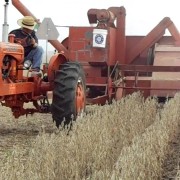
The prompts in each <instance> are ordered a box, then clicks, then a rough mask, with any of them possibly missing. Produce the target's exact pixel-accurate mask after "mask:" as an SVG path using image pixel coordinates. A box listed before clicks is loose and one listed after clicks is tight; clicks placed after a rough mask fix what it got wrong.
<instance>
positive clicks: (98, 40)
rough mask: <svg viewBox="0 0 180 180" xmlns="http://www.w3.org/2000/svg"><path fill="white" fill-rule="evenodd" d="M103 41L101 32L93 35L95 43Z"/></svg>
mask: <svg viewBox="0 0 180 180" xmlns="http://www.w3.org/2000/svg"><path fill="white" fill-rule="evenodd" d="M103 41H104V37H103V36H102V35H101V34H97V35H96V36H95V42H96V43H97V44H102V43H103Z"/></svg>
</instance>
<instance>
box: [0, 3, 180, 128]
mask: <svg viewBox="0 0 180 180" xmlns="http://www.w3.org/2000/svg"><path fill="white" fill-rule="evenodd" d="M12 4H13V5H14V6H15V7H16V8H17V9H18V10H19V11H20V12H21V13H22V14H23V15H30V16H33V17H34V18H35V19H36V20H37V18H36V17H35V16H34V15H33V14H32V13H31V12H30V11H29V10H28V9H27V8H26V7H25V6H24V5H23V4H22V3H21V2H20V1H19V0H12ZM87 16H88V19H89V23H90V24H95V25H94V26H89V27H69V36H68V37H67V38H66V39H64V41H62V42H61V43H60V42H59V41H58V40H50V41H49V42H50V43H51V44H52V45H53V46H54V47H55V49H57V51H58V53H57V54H55V55H53V56H52V57H51V59H50V61H49V63H48V67H47V68H43V70H42V74H43V75H44V74H47V78H44V77H42V78H40V77H28V76H26V77H24V75H23V74H24V73H23V71H24V66H23V55H24V54H23V53H24V52H23V48H22V47H21V46H20V45H17V44H14V43H13V37H10V38H9V39H10V42H9V43H3V42H2V43H0V59H1V61H0V70H1V71H0V74H1V75H0V86H1V89H0V97H1V99H0V100H1V102H2V104H3V105H5V106H7V107H10V108H11V109H12V112H13V114H14V116H15V117H19V116H20V115H24V114H29V113H34V112H41V113H47V112H49V111H50V112H51V113H52V118H53V120H55V122H56V125H57V127H59V125H60V124H61V123H62V121H64V120H65V124H68V123H69V122H70V121H71V120H72V119H74V120H75V119H76V118H77V116H79V115H81V114H82V113H83V112H84V111H85V107H86V104H101V105H103V104H105V103H106V102H111V101H112V99H115V100H119V99H121V98H122V97H123V96H126V95H127V94H131V93H133V92H135V91H141V92H142V93H143V95H144V97H148V96H157V97H167V96H169V97H173V96H174V95H175V93H176V92H178V91H179V90H180V81H179V80H180V79H179V75H180V59H179V57H180V46H179V45H180V35H179V32H178V30H177V28H176V27H175V25H174V23H173V22H172V21H171V19H170V18H168V17H165V18H164V19H162V21H160V23H159V24H158V25H157V26H156V27H154V28H153V29H152V30H151V31H150V32H149V33H148V34H147V35H146V36H127V35H126V34H125V17H126V10H125V8H124V7H123V6H121V7H110V8H108V9H90V10H89V11H88V12H87ZM166 29H168V30H169V32H170V34H171V36H165V35H164V34H165V30H166ZM28 71H29V70H28ZM49 91H51V92H52V104H51V105H50V104H49V102H48V98H47V93H48V92H49ZM27 102H33V104H34V107H35V108H33V109H24V106H23V105H24V103H27Z"/></svg>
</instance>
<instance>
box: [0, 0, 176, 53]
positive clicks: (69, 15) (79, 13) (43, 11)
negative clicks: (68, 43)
mask: <svg viewBox="0 0 180 180" xmlns="http://www.w3.org/2000/svg"><path fill="white" fill-rule="evenodd" d="M19 1H20V2H22V3H23V4H24V6H26V7H27V8H28V9H29V10H30V11H31V12H32V13H33V14H34V15H35V17H36V18H38V19H40V21H41V22H42V21H43V19H44V18H51V19H52V21H53V23H54V24H55V25H57V26H89V22H88V18H87V11H88V10H89V9H91V8H96V9H107V8H109V7H120V6H124V7H125V9H126V34H127V35H146V34H147V33H148V32H149V31H150V30H151V29H153V28H154V26H156V25H157V24H158V23H159V22H160V21H161V20H162V19H163V18H164V17H170V18H171V20H172V21H173V22H174V23H175V25H176V27H177V28H178V29H179V31H180V10H179V0H65V1H60V0H50V1H48V0H19ZM4 5H5V1H4V0H1V2H0V17H1V18H0V24H1V26H0V35H1V36H0V41H1V40H2V25H3V23H4ZM7 14H8V19H7V21H8V24H9V31H11V30H12V29H15V28H19V26H18V25H17V20H18V19H20V18H22V17H23V16H22V14H21V13H20V12H19V11H18V10H17V9H16V8H15V7H14V6H13V5H12V3H11V0H9V5H8V9H7ZM57 29H58V32H59V34H60V35H59V37H58V40H59V41H62V40H63V39H64V38H65V37H67V36H68V28H67V27H65V28H63V27H57ZM44 42H45V40H40V43H42V46H44ZM51 49H52V47H51V45H48V48H47V49H46V50H51Z"/></svg>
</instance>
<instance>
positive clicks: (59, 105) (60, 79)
mask: <svg viewBox="0 0 180 180" xmlns="http://www.w3.org/2000/svg"><path fill="white" fill-rule="evenodd" d="M85 106H86V84H85V75H84V71H83V68H82V66H81V65H80V64H79V63H78V62H67V63H65V64H62V65H61V66H60V70H58V71H57V72H56V75H55V80H54V89H53V99H52V105H51V113H52V118H53V120H54V121H55V122H56V126H57V127H58V128H59V126H60V125H62V126H66V125H69V124H70V123H71V122H72V121H73V120H76V118H77V117H78V116H81V115H82V114H83V112H84V111H85Z"/></svg>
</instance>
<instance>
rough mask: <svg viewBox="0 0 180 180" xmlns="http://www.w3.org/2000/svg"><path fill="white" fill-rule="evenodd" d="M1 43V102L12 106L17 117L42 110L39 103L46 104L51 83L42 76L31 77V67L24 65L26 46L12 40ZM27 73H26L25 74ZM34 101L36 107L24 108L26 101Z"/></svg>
mask: <svg viewBox="0 0 180 180" xmlns="http://www.w3.org/2000/svg"><path fill="white" fill-rule="evenodd" d="M11 38H13V37H11V36H10V37H9V39H10V42H1V43H0V87H1V88H0V102H1V104H2V105H3V106H6V107H10V108H11V110H12V112H13V115H14V117H15V118H18V117H19V116H21V115H24V114H32V113H34V112H40V111H42V109H43V108H42V107H41V106H40V105H39V104H38V101H39V100H42V101H43V106H45V102H44V101H45V99H46V91H47V90H48V89H49V84H48V83H47V82H46V83H43V82H42V78H41V77H31V76H30V75H29V74H30V73H29V72H30V69H27V68H25V67H24V64H23V63H24V48H23V47H22V46H21V45H19V44H15V43H13V42H11V41H12V40H11ZM25 74H26V75H25ZM28 102H33V105H34V106H35V108H28V109H24V108H23V105H24V103H28Z"/></svg>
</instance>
